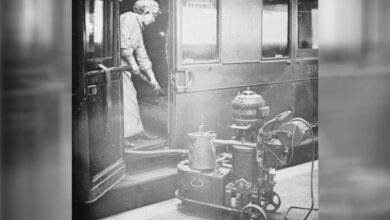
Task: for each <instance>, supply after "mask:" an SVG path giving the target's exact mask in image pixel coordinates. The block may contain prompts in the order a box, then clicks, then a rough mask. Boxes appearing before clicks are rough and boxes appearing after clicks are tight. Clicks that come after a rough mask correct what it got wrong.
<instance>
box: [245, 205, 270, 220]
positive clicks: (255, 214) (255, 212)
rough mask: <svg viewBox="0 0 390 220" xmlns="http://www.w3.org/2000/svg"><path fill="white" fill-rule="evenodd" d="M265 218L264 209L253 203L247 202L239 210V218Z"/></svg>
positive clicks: (255, 219) (252, 219) (254, 219)
mask: <svg viewBox="0 0 390 220" xmlns="http://www.w3.org/2000/svg"><path fill="white" fill-rule="evenodd" d="M247 219H248V220H267V214H266V213H265V212H264V210H263V209H262V208H261V207H260V206H258V205H255V204H249V205H247V206H245V208H244V209H243V210H242V211H241V220H247Z"/></svg>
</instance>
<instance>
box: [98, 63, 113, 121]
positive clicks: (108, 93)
mask: <svg viewBox="0 0 390 220" xmlns="http://www.w3.org/2000/svg"><path fill="white" fill-rule="evenodd" d="M98 67H99V68H100V69H102V70H103V72H104V75H105V78H106V103H107V124H106V126H107V127H108V126H109V125H110V121H111V119H112V101H111V71H110V69H109V68H107V67H106V66H105V65H104V64H102V63H100V64H98Z"/></svg>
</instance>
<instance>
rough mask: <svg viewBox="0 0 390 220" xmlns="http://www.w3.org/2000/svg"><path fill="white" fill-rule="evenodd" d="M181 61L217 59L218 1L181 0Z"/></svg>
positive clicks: (191, 61)
mask: <svg viewBox="0 0 390 220" xmlns="http://www.w3.org/2000/svg"><path fill="white" fill-rule="evenodd" d="M182 7H183V8H182V18H181V22H182V53H183V63H193V62H201V61H213V60H218V58H219V51H218V1H217V0H183V6H182Z"/></svg>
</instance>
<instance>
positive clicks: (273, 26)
mask: <svg viewBox="0 0 390 220" xmlns="http://www.w3.org/2000/svg"><path fill="white" fill-rule="evenodd" d="M289 14H290V13H289V1H288V0H263V16H262V58H263V59H279V58H287V57H289V56H290V43H289V42H290V37H289V33H290V25H289V17H290V16H289Z"/></svg>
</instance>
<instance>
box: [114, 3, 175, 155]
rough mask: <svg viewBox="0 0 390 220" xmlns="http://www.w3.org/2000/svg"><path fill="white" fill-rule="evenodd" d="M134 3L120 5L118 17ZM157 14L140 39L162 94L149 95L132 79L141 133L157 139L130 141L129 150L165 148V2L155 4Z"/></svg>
mask: <svg viewBox="0 0 390 220" xmlns="http://www.w3.org/2000/svg"><path fill="white" fill-rule="evenodd" d="M134 3H135V0H124V1H121V3H120V14H123V13H125V12H128V11H132V10H133V5H134ZM159 4H160V10H161V14H160V15H159V16H158V17H157V19H156V21H155V22H154V23H152V24H150V25H148V26H147V27H145V29H144V32H143V39H144V44H145V47H146V50H147V52H148V55H149V59H150V60H151V62H152V64H153V71H154V74H155V76H156V79H157V81H158V82H159V84H160V86H161V88H162V89H163V91H164V94H158V95H155V94H153V90H152V89H151V88H150V86H149V85H147V84H146V83H145V82H143V81H142V80H140V79H138V78H137V77H134V78H133V82H134V86H135V88H136V89H137V97H138V104H139V107H140V114H141V118H142V123H143V126H144V128H145V131H146V132H147V133H149V134H151V135H155V136H158V137H159V138H157V139H156V140H144V139H139V140H134V141H133V142H131V147H135V148H148V147H156V146H157V147H158V146H161V145H165V144H166V143H167V139H168V95H167V94H168V76H169V74H168V60H167V39H168V38H167V34H168V23H169V14H168V7H169V6H168V1H159Z"/></svg>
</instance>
